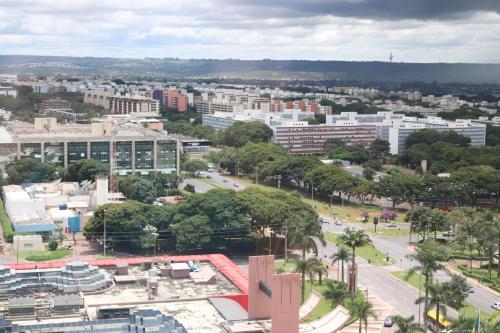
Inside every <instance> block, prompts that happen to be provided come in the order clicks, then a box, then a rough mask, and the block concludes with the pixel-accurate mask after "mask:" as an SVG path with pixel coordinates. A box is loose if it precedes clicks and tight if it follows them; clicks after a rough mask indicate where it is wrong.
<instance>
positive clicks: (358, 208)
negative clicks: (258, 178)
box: [225, 175, 409, 236]
mask: <svg viewBox="0 0 500 333" xmlns="http://www.w3.org/2000/svg"><path fill="white" fill-rule="evenodd" d="M225 177H226V178H228V179H231V180H232V181H235V182H238V183H241V184H244V185H246V186H257V187H259V188H262V189H267V190H270V189H273V190H276V189H277V187H276V186H270V185H268V184H265V183H258V184H257V185H255V180H253V179H252V180H251V179H249V178H246V177H240V178H238V177H233V176H227V175H226V176H225ZM281 190H282V191H286V192H298V193H299V194H300V195H301V196H302V200H304V202H306V203H308V204H309V205H311V206H313V207H315V209H316V211H317V212H318V213H321V214H323V215H328V216H331V214H334V215H335V217H336V218H337V219H339V220H348V221H349V222H353V223H359V224H360V225H361V224H362V223H361V221H358V217H360V216H361V214H362V213H363V212H368V213H369V214H370V222H372V221H373V217H374V216H380V214H381V212H382V208H380V207H378V206H373V205H366V204H365V205H360V204H354V203H348V202H347V200H344V205H339V204H338V203H333V205H332V207H330V206H329V202H327V201H324V200H322V199H321V198H320V199H317V198H315V199H314V200H311V193H304V192H300V191H297V189H296V188H294V187H285V186H282V187H281ZM405 216H406V214H405V213H404V212H401V211H400V212H399V216H398V217H397V218H396V220H395V222H397V223H403V222H404V220H405ZM381 224H382V223H381ZM367 226H371V228H367V229H366V231H367V232H368V233H372V234H375V233H374V230H373V225H372V224H367ZM376 234H377V235H383V236H406V235H409V230H405V229H402V230H400V231H399V230H398V228H384V227H383V226H382V225H380V226H379V227H378V228H377V233H376Z"/></svg>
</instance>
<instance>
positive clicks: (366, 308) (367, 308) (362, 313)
mask: <svg viewBox="0 0 500 333" xmlns="http://www.w3.org/2000/svg"><path fill="white" fill-rule="evenodd" d="M351 311H352V312H351V315H352V316H354V317H358V319H359V333H361V329H362V324H364V325H365V333H366V332H367V331H368V318H369V317H370V316H371V317H374V318H375V319H376V318H377V314H376V313H375V312H374V311H373V305H372V303H370V302H368V301H367V300H366V299H365V298H357V299H356V300H354V302H353V303H352V306H351Z"/></svg>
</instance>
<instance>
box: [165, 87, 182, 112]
mask: <svg viewBox="0 0 500 333" xmlns="http://www.w3.org/2000/svg"><path fill="white" fill-rule="evenodd" d="M163 96H164V98H163V100H164V103H165V104H166V105H167V107H168V108H170V109H176V110H177V111H179V112H186V111H187V108H188V98H187V96H184V95H183V94H181V93H180V92H178V91H177V90H172V89H166V90H165V91H163Z"/></svg>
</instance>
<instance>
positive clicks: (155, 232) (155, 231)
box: [142, 224, 159, 256]
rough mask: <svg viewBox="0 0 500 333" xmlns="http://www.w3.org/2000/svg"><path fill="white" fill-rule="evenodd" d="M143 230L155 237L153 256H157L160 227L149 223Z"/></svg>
mask: <svg viewBox="0 0 500 333" xmlns="http://www.w3.org/2000/svg"><path fill="white" fill-rule="evenodd" d="M142 230H143V231H144V232H146V233H147V234H149V235H150V236H152V237H153V256H156V240H157V239H158V236H159V234H158V229H156V227H154V226H152V225H149V224H148V225H147V226H145V227H144V229H142Z"/></svg>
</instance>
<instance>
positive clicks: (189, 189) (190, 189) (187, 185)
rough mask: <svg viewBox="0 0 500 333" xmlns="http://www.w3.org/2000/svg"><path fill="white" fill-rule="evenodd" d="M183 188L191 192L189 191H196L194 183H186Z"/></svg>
mask: <svg viewBox="0 0 500 333" xmlns="http://www.w3.org/2000/svg"><path fill="white" fill-rule="evenodd" d="M184 190H185V191H187V192H191V193H195V192H196V189H195V188H194V185H192V184H186V186H184Z"/></svg>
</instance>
